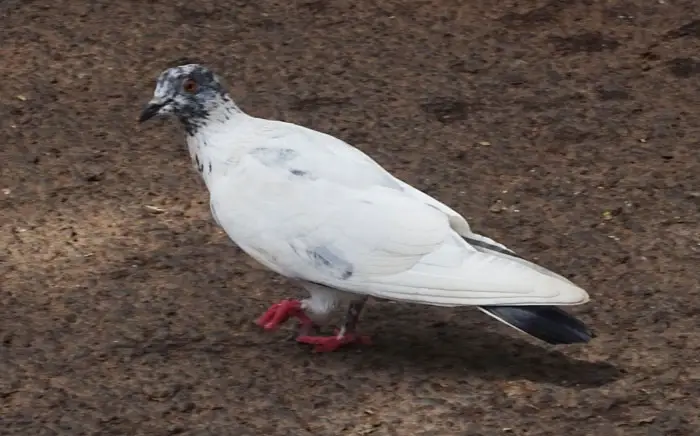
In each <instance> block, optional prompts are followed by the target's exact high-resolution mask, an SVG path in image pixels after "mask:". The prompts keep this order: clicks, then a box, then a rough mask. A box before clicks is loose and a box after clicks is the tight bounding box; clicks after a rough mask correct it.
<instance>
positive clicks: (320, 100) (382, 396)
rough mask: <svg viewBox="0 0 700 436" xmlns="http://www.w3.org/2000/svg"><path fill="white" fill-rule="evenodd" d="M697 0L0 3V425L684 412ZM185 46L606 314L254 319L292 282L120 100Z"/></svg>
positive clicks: (88, 429) (593, 424) (349, 427)
mask: <svg viewBox="0 0 700 436" xmlns="http://www.w3.org/2000/svg"><path fill="white" fill-rule="evenodd" d="M699 13H700V10H698V7H697V1H696V0H665V1H661V0H658V1H657V0H628V1H595V0H589V1H584V0H572V1H557V0H551V1H550V2H549V3H546V2H545V1H539V0H538V1H535V0H522V1H517V2H516V1H514V0H506V1H476V0H472V1H457V0H443V1H439V2H437V1H419V0H414V1H410V2H409V1H399V0H385V1H382V2H379V1H368V0H359V1H351V0H328V1H317V0H312V1H307V2H301V1H299V2H296V1H282V0H256V1H245V0H236V1H228V2H224V1H219V2H213V1H208V0H200V1H196V2H183V1H179V0H178V1H166V0H150V1H135V0H131V1H123V2H118V1H107V0H95V1H89V2H86V1H78V0H66V1H63V2H56V1H52V2H49V1H47V0H34V1H31V0H22V1H19V0H0V17H1V20H2V21H1V23H0V40H1V41H2V43H1V44H0V52H1V56H0V72H2V76H3V80H2V86H1V87H0V129H1V131H2V137H3V138H4V139H3V142H2V145H1V146H0V160H1V162H2V166H1V168H2V173H1V175H0V188H1V189H2V190H3V191H1V192H0V205H1V206H0V207H2V209H1V210H2V215H1V219H2V221H1V223H0V224H1V226H2V232H1V233H0V245H2V247H3V249H2V250H0V265H1V270H0V273H1V274H2V282H1V285H2V291H1V294H0V295H1V297H0V298H1V300H0V310H1V312H0V375H1V376H0V434H3V435H5V434H7V435H10V434H12V435H22V436H40V435H156V436H158V435H163V436H165V435H176V434H180V435H191V436H199V435H217V436H218V435H240V436H245V435H250V436H253V435H293V436H303V435H322V436H325V435H348V436H349V435H355V436H357V435H372V436H378V435H399V436H406V435H409V436H410V435H415V436H427V435H438V436H444V435H487V436H488V435H556V436H562V435H601V436H602V435H653V436H657V435H692V434H700V417H699V415H700V413H698V410H700V362H699V360H700V335H698V331H699V329H700V296H699V295H698V293H699V291H700V272H698V270H699V268H698V262H699V261H700V233H699V230H698V229H699V228H700V227H699V225H698V216H699V213H698V212H699V208H700V178H699V174H700V163H699V160H698V156H699V151H698V138H700V110H699V109H698V107H699V106H698V101H699V99H700V55H699V53H700V16H699V15H698V14H699ZM180 58H195V59H200V60H202V61H203V62H206V63H207V64H208V65H210V66H212V67H214V68H215V69H216V70H217V71H219V72H220V73H221V74H222V75H223V76H224V77H225V78H226V79H227V82H228V83H229V84H230V86H231V88H232V90H233V93H234V95H235V96H236V98H237V99H238V102H239V103H240V105H241V106H242V107H243V108H244V109H245V110H247V111H248V112H249V113H252V114H254V115H257V116H262V117H270V118H281V119H284V120H288V121H292V122H297V123H301V124H305V125H307V126H309V127H312V128H315V129H318V130H323V131H326V132H329V133H331V134H334V135H336V136H339V137H341V138H343V139H345V140H348V141H349V142H351V143H353V144H355V145H356V146H358V147H360V148H361V149H363V150H365V151H367V152H368V153H369V154H370V155H371V156H373V157H375V158H376V159H377V160H378V161H379V162H380V163H382V164H383V165H385V166H386V167H387V168H388V169H390V170H391V171H392V172H394V173H395V174H397V175H398V176H400V177H401V178H403V179H405V180H406V181H407V182H409V183H412V184H414V185H415V186H417V187H419V188H420V189H423V190H425V191H426V192H428V193H430V194H431V195H434V196H437V197H438V198H440V199H441V200H443V201H445V202H447V203H448V204H450V205H452V206H454V207H455V208H456V209H457V210H459V211H460V212H462V213H464V214H465V215H466V216H467V217H469V219H470V221H471V223H472V224H473V227H474V228H475V229H477V230H478V231H481V232H483V233H485V234H488V235H490V236H492V237H494V238H496V239H497V240H500V241H502V242H503V243H505V244H507V245H509V246H511V247H513V248H514V249H515V250H517V251H518V252H519V253H522V254H525V255H527V256H529V257H530V258H532V259H534V260H536V261H537V262H540V263H541V264H543V265H545V266H548V267H551V268H553V269H555V270H557V271H560V272H562V273H564V274H566V275H568V276H569V277H572V278H573V279H574V280H575V281H576V282H577V283H579V284H581V285H582V286H584V287H585V288H587V289H588V290H589V291H590V293H591V295H592V297H593V301H592V302H591V304H589V305H587V306H585V307H581V308H577V309H576V310H575V312H576V314H577V315H579V316H580V317H581V318H582V319H583V320H585V321H586V322H587V323H590V325H591V326H593V327H594V329H595V330H596V331H597V333H598V337H597V338H596V339H595V340H594V341H593V342H591V343H590V344H588V345H586V346H569V347H560V348H557V349H553V348H551V347H546V346H542V345H541V344H539V343H535V342H533V341H530V340H529V339H527V338H525V337H523V335H519V334H518V333H517V332H514V331H512V330H509V329H508V328H507V327H505V326H502V325H499V324H497V323H495V322H494V321H492V320H491V319H489V318H487V317H486V316H484V315H483V314H480V313H479V312H477V311H474V310H469V309H464V310H446V309H437V308H430V307H421V306H413V305H405V304H390V303H373V304H371V305H370V307H369V310H368V311H367V313H366V316H365V317H364V319H363V323H362V327H363V329H364V331H365V332H368V333H372V334H374V335H375V341H376V345H375V346H374V347H371V348H364V349H346V350H342V351H340V352H336V353H332V354H327V355H316V354H313V353H311V352H310V350H309V348H307V347H303V346H300V345H297V344H296V343H294V342H293V341H290V340H289V338H288V336H289V334H290V332H291V327H292V326H289V328H288V329H287V330H284V331H281V332H279V333H274V334H266V333H263V332H261V331H259V330H258V329H257V328H256V327H255V326H254V325H253V324H252V321H253V320H254V319H255V318H256V316H258V315H259V314H260V313H261V312H262V311H264V310H265V309H266V307H267V306H268V305H269V304H270V303H272V302H274V301H276V300H278V299H280V298H282V297H285V296H290V295H297V294H301V293H300V291H299V290H297V289H294V288H292V287H291V286H290V285H289V284H287V283H286V282H285V281H283V280H281V279H280V278H278V277H276V276H274V275H273V274H271V273H268V272H267V271H265V270H264V269H262V267H260V266H257V265H255V264H254V263H253V262H252V261H251V260H249V259H248V258H247V257H246V256H244V255H243V254H242V253H241V252H240V251H239V250H237V249H236V248H235V247H233V244H231V243H230V242H229V241H228V240H227V238H226V236H225V235H224V234H223V233H222V232H221V231H220V230H219V229H218V228H216V227H215V225H214V224H213V223H212V219H211V218H210V214H209V209H208V205H207V195H206V192H205V188H204V186H203V184H202V183H201V182H200V181H199V180H198V179H197V176H196V174H195V173H194V172H193V171H192V169H191V164H190V162H189V160H188V159H187V158H186V154H185V147H184V139H183V135H182V133H181V131H180V129H179V128H178V126H177V125H176V124H175V123H172V122H170V123H162V122H161V123H154V124H152V125H148V126H144V127H143V128H141V127H139V126H138V125H137V123H136V122H135V119H136V118H137V116H138V112H139V110H140V109H141V105H142V104H143V103H145V101H146V100H147V99H148V98H149V97H150V95H151V93H152V90H153V86H154V81H155V77H156V76H157V74H158V73H159V72H160V71H161V70H162V69H164V68H166V67H168V66H172V65H173V64H174V63H175V62H177V60H178V59H180ZM146 127H147V128H146ZM241 189H245V187H241ZM149 206H152V207H156V208H159V210H153V209H150V208H149ZM4 247H7V249H4Z"/></svg>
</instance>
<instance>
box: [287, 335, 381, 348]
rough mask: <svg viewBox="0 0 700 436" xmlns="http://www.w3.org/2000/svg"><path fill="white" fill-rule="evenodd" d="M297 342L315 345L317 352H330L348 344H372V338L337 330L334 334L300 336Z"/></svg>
mask: <svg viewBox="0 0 700 436" xmlns="http://www.w3.org/2000/svg"><path fill="white" fill-rule="evenodd" d="M297 342H300V343H302V344H310V345H315V347H314V351H315V352H317V353H328V352H331V351H335V350H337V349H338V348H340V347H342V346H344V345H348V344H360V345H372V338H370V337H369V336H365V335H359V334H356V333H345V334H341V333H340V332H339V331H336V333H335V335H334V336H308V335H307V336H299V337H297Z"/></svg>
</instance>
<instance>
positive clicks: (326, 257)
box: [306, 246, 355, 280]
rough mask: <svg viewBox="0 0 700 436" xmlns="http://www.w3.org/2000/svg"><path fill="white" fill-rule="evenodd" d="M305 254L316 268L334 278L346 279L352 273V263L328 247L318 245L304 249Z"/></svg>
mask: <svg viewBox="0 0 700 436" xmlns="http://www.w3.org/2000/svg"><path fill="white" fill-rule="evenodd" d="M306 254H307V255H308V256H309V259H311V261H312V262H313V264H314V266H315V267H316V269H318V270H320V271H324V272H325V273H327V274H330V275H331V276H333V277H335V278H338V279H342V280H347V279H349V278H350V277H352V275H353V273H354V269H355V268H354V267H353V265H352V263H350V262H349V261H347V260H346V259H343V258H342V257H341V256H340V255H338V254H336V253H334V252H333V251H331V249H330V248H329V247H326V246H320V247H316V248H314V249H313V250H306Z"/></svg>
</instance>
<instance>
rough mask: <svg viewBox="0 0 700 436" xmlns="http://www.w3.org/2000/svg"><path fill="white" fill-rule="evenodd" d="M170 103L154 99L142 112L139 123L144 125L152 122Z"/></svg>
mask: <svg viewBox="0 0 700 436" xmlns="http://www.w3.org/2000/svg"><path fill="white" fill-rule="evenodd" d="M168 103H169V102H168V101H167V100H160V99H153V100H151V101H149V102H148V104H147V105H146V107H145V108H143V112H141V116H140V117H139V123H143V122H145V121H148V120H150V119H151V118H153V117H154V116H156V115H158V112H160V110H161V109H162V108H163V106H165V105H166V104H168Z"/></svg>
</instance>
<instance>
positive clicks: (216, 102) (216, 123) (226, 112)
mask: <svg viewBox="0 0 700 436" xmlns="http://www.w3.org/2000/svg"><path fill="white" fill-rule="evenodd" d="M240 115H243V111H241V109H240V108H239V107H238V106H237V105H236V103H234V102H233V100H232V99H231V97H230V96H229V95H228V94H222V95H219V96H217V98H215V99H213V100H212V101H210V102H208V104H206V106H205V107H202V108H201V110H199V111H198V112H197V113H196V114H188V116H185V117H181V118H180V121H181V122H182V125H183V126H184V127H185V131H186V132H187V135H188V136H192V137H195V136H198V135H201V134H202V133H203V131H206V130H208V129H211V128H214V129H217V128H221V127H222V126H224V125H226V124H229V123H230V122H231V121H232V120H234V119H235V118H236V117H238V116H240Z"/></svg>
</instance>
